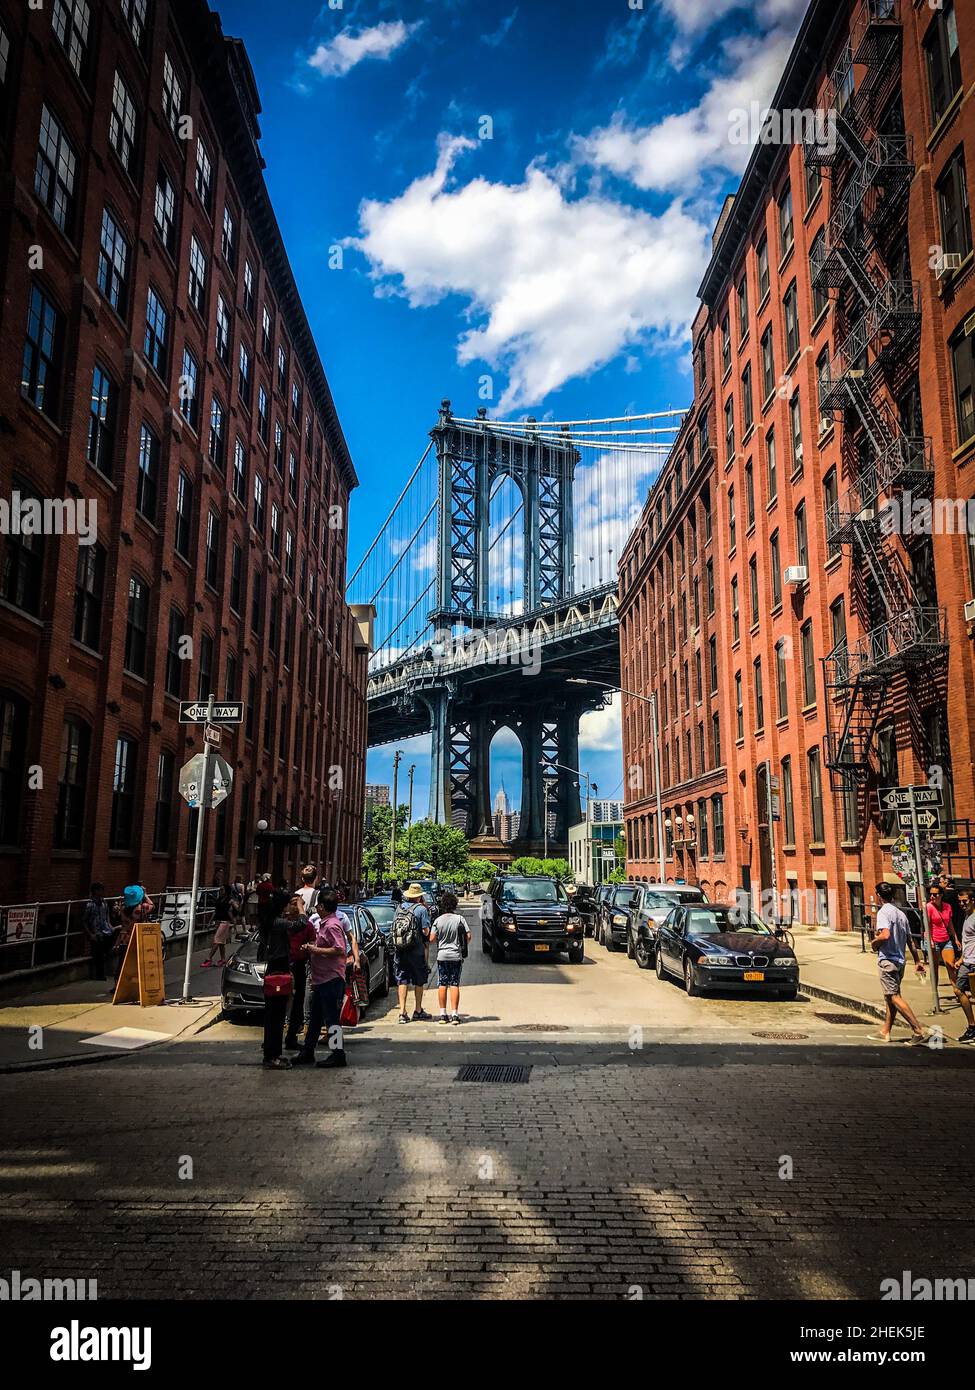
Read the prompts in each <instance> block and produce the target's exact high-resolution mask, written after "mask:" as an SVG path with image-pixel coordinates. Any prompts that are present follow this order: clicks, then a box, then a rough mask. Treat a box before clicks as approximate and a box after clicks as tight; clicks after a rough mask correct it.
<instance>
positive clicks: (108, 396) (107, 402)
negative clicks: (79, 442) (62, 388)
mask: <svg viewBox="0 0 975 1390" xmlns="http://www.w3.org/2000/svg"><path fill="white" fill-rule="evenodd" d="M117 420H118V387H117V386H116V385H115V382H114V381H113V380H112V378H111V377H110V376H109V375H108V373H107V372H106V371H105V370H104V369H103V368H102V367H100V366H99V365H98V363H97V362H96V363H95V366H94V370H93V371H92V375H91V414H90V415H89V416H88V450H87V457H88V462H89V463H90V464H91V466H92V467H93V468H97V469H98V471H99V473H103V474H104V475H105V477H106V478H110V477H111V476H112V472H113V469H114V466H115V426H116V422H117Z"/></svg>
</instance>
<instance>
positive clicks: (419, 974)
mask: <svg viewBox="0 0 975 1390" xmlns="http://www.w3.org/2000/svg"><path fill="white" fill-rule="evenodd" d="M390 937H391V939H392V945H393V971H394V974H395V975H396V987H397V990H398V992H399V1021H400V1023H409V1021H410V1016H409V1014H408V1012H407V1002H406V1001H407V998H408V997H409V992H410V990H411V989H412V990H413V997H414V1001H415V1005H416V1007H415V1008H414V1010H413V1022H414V1023H418V1022H427V1021H429V1019H430V1015H429V1014H428V1013H425V1012H424V1009H423V987H424V985H425V984H426V982H427V979H428V977H429V974H430V969H429V965H428V963H427V957H428V953H429V949H430V914H429V912H428V911H427V907H426V903H425V902H424V899H423V889H422V888H421V887H420V885H419V884H418V883H411V884H410V886H409V887H408V888H407V889H406V891H405V892H404V894H403V903H402V906H401V907H399V908H398V909H397V911H396V916H395V917H394V918H393V924H392V927H391V928H390Z"/></svg>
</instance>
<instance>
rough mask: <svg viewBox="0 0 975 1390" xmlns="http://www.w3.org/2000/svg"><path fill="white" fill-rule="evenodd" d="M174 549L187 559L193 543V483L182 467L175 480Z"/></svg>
mask: <svg viewBox="0 0 975 1390" xmlns="http://www.w3.org/2000/svg"><path fill="white" fill-rule="evenodd" d="M175 544H176V549H177V551H178V552H179V554H180V555H183V556H185V557H186V559H189V558H190V556H191V554H192V545H193V484H192V482H191V480H190V477H189V474H187V473H185V472H184V471H183V470H182V469H180V471H179V478H178V479H177V481H176V537H175Z"/></svg>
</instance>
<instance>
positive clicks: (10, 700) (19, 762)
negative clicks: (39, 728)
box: [0, 690, 29, 845]
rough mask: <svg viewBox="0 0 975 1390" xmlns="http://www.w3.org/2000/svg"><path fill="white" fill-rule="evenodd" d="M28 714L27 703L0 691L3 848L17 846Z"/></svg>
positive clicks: (0, 838)
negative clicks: (4, 846)
mask: <svg viewBox="0 0 975 1390" xmlns="http://www.w3.org/2000/svg"><path fill="white" fill-rule="evenodd" d="M28 715H29V708H28V705H27V702H26V700H23V699H21V697H20V696H19V695H14V694H12V693H11V692H10V691H7V690H0V844H3V845H16V844H19V843H20V833H21V829H20V821H21V808H22V805H23V795H24V786H25V778H24V763H25V752H26V748H27V725H28Z"/></svg>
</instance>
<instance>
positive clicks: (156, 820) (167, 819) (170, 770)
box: [152, 749, 176, 854]
mask: <svg viewBox="0 0 975 1390" xmlns="http://www.w3.org/2000/svg"><path fill="white" fill-rule="evenodd" d="M175 775H176V757H175V754H173V753H170V752H167V750H166V749H163V750H162V751H161V752H160V754H159V762H158V764H157V768H156V812H155V815H154V816H153V821H152V852H153V854H168V853H169V844H170V834H171V828H172V806H173V799H174V793H175V788H174V786H173V781H174V778H175Z"/></svg>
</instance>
